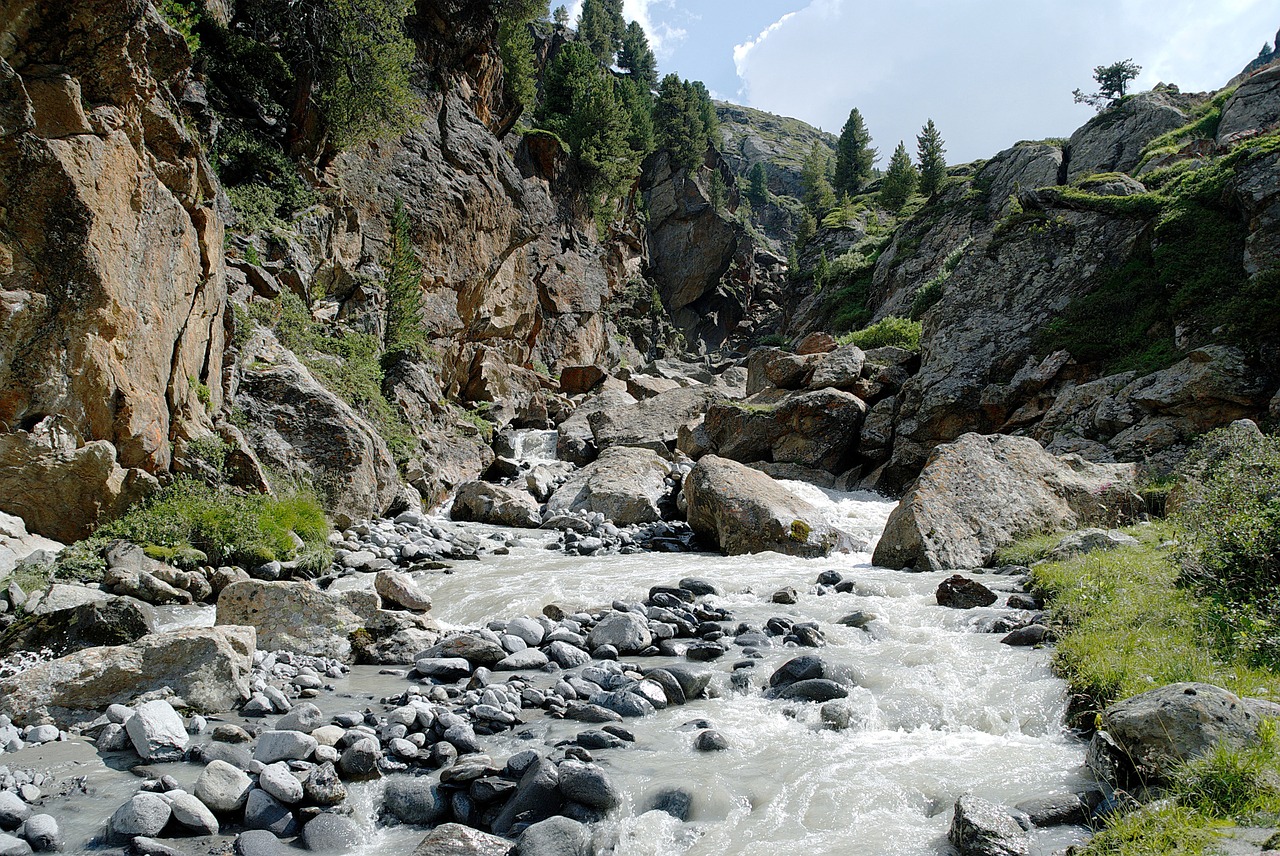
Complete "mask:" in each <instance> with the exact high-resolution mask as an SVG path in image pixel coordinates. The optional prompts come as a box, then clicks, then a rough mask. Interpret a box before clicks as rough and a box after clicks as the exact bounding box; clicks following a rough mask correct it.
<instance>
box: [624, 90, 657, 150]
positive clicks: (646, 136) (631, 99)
mask: <svg viewBox="0 0 1280 856" xmlns="http://www.w3.org/2000/svg"><path fill="white" fill-rule="evenodd" d="M614 86H615V89H616V91H617V93H618V98H619V99H620V100H621V101H622V104H623V106H625V107H626V109H627V112H628V114H630V116H631V133H630V134H629V135H628V137H627V143H628V145H630V146H631V150H632V151H633V152H635V153H636V154H637V155H638V156H639V157H640V158H643V157H644V156H645V155H647V154H649V152H651V151H653V148H654V142H653V94H652V92H650V91H649V89H648V88H646V87H645V86H644V85H643V84H642V83H641V82H640V81H639V80H636V79H635V78H632V77H629V76H628V77H623V78H620V79H618V80H617V81H615V83H614Z"/></svg>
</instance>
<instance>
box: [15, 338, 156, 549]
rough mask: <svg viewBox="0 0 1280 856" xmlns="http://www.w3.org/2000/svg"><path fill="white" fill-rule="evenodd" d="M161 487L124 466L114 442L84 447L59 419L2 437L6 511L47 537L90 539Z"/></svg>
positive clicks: (145, 474)
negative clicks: (91, 535) (51, 498)
mask: <svg viewBox="0 0 1280 856" xmlns="http://www.w3.org/2000/svg"><path fill="white" fill-rule="evenodd" d="M0 347H2V346H0ZM157 487H158V484H157V482H156V479H155V477H154V476H152V475H150V474H148V473H147V472H145V471H144V470H141V469H125V468H124V467H122V466H121V465H120V463H119V462H118V460H117V450H116V448H115V446H113V445H112V444H111V443H110V442H109V441H107V440H94V441H91V442H84V441H83V440H82V439H81V437H80V435H78V434H76V433H74V432H73V431H72V430H71V429H69V428H68V427H67V426H66V424H65V423H64V422H63V420H61V419H60V418H59V417H52V416H51V417H47V418H46V419H44V420H42V421H41V423H40V424H39V425H37V426H35V427H34V428H33V429H32V430H31V431H13V432H11V433H7V434H0V509H3V510H4V511H7V512H9V513H10V514H14V515H17V516H18V517H21V518H22V519H23V520H25V521H26V528H27V529H28V530H30V531H31V532H34V533H37V534H39V535H43V536H45V537H47V538H52V539H56V540H58V541H66V542H68V543H69V542H71V541H78V540H80V539H81V538H87V537H88V536H89V534H90V532H92V531H93V529H94V527H96V526H97V525H98V524H100V523H105V522H106V521H108V520H111V519H112V518H114V517H118V516H120V515H121V514H122V513H124V510H125V509H126V508H128V507H129V506H130V505H131V504H132V503H134V502H137V501H138V500H140V499H143V498H145V497H146V496H147V495H149V494H150V493H152V492H153V491H154V490H155V489H156V488H157ZM55 496H56V497H57V498H58V501H57V502H50V501H49V498H50V497H55Z"/></svg>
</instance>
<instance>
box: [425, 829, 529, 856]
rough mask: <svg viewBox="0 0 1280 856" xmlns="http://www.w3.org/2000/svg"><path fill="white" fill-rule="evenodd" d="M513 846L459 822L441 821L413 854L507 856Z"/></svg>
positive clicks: (428, 855)
mask: <svg viewBox="0 0 1280 856" xmlns="http://www.w3.org/2000/svg"><path fill="white" fill-rule="evenodd" d="M514 846H515V845H513V844H512V843H511V842H510V841H508V840H507V839H505V838H499V837H498V836H496V835H490V834H489V833H487V832H481V831H480V830H478V829H472V828H471V827H469V826H463V825H462V824H460V823H442V824H440V825H439V826H437V827H436V828H435V829H433V830H431V831H430V832H429V833H427V837H426V838H423V839H422V841H421V842H419V844H418V847H417V849H416V850H414V851H413V856H507V854H509V853H510V852H511V850H512V848H513V847H514Z"/></svg>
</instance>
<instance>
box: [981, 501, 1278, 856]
mask: <svg viewBox="0 0 1280 856" xmlns="http://www.w3.org/2000/svg"><path fill="white" fill-rule="evenodd" d="M1115 534H1118V535H1120V536H1129V537H1130V538H1131V539H1133V540H1132V543H1129V544H1127V545H1124V546H1118V547H1115V548H1114V549H1101V550H1095V551H1093V552H1090V553H1087V554H1084V555H1074V556H1070V557H1068V558H1064V559H1058V560H1046V557H1048V556H1049V555H1050V554H1051V552H1052V550H1053V549H1054V547H1055V545H1057V544H1058V543H1060V542H1061V540H1062V539H1063V537H1065V536H1063V535H1061V534H1059V535H1056V536H1051V537H1038V538H1032V539H1027V540H1024V541H1022V542H1020V543H1019V544H1016V545H1014V546H1012V547H1010V548H1007V549H1006V550H1004V551H1003V552H1002V553H1001V555H1000V558H1001V559H1003V560H1006V561H1012V560H1019V561H1026V562H1028V563H1031V562H1039V563H1038V564H1035V566H1034V567H1033V569H1032V574H1031V578H1032V582H1033V585H1034V586H1035V588H1036V590H1037V591H1038V593H1040V594H1041V595H1042V596H1043V597H1044V599H1045V602H1046V606H1047V608H1048V610H1049V616H1050V620H1051V622H1052V625H1053V628H1054V630H1055V632H1056V634H1057V637H1058V639H1057V645H1056V648H1055V651H1054V657H1053V664H1054V668H1055V670H1056V671H1057V672H1058V673H1059V674H1060V675H1061V676H1062V677H1063V678H1064V679H1066V680H1067V681H1068V683H1069V684H1070V687H1071V693H1072V699H1071V705H1070V711H1069V718H1070V721H1071V722H1072V724H1074V725H1076V726H1077V727H1079V728H1081V729H1082V730H1086V731H1092V730H1093V728H1094V727H1095V726H1096V725H1097V724H1100V723H1101V722H1102V716H1103V712H1104V711H1105V710H1106V709H1107V708H1108V706H1109V705H1112V704H1113V703H1115V702H1118V701H1120V700H1122V699H1127V698H1130V697H1132V696H1136V695H1138V694H1140V693H1144V692H1148V691H1150V690H1154V689H1156V688H1158V687H1162V686H1165V685H1167V684H1172V683H1180V682H1196V683H1201V684H1212V685H1215V686H1220V687H1223V688H1225V689H1228V690H1230V691H1231V692H1233V693H1235V694H1236V695H1237V696H1239V697H1241V698H1256V699H1262V700H1265V701H1271V702H1275V701H1277V700H1280V674H1277V673H1276V672H1275V671H1274V670H1273V669H1271V668H1268V667H1267V666H1265V665H1262V664H1260V663H1259V662H1257V659H1256V658H1255V657H1252V656H1250V652H1249V651H1248V650H1245V649H1242V648H1241V647H1240V646H1239V645H1238V644H1236V640H1235V638H1234V637H1233V635H1232V633H1231V632H1230V622H1229V621H1228V619H1229V616H1228V615H1225V614H1224V606H1223V605H1222V604H1221V603H1219V602H1216V601H1215V600H1214V599H1212V598H1210V597H1208V596H1205V595H1203V594H1200V593H1198V592H1197V591H1196V590H1194V589H1193V588H1191V587H1189V586H1188V585H1186V584H1185V579H1184V578H1183V577H1182V575H1181V572H1180V567H1179V564H1178V562H1177V556H1178V550H1179V545H1180V543H1179V539H1180V538H1185V532H1184V530H1183V529H1182V528H1181V527H1180V526H1179V525H1177V524H1176V523H1174V522H1169V521H1155V522H1151V523H1144V524H1141V525H1137V526H1132V527H1128V528H1126V529H1124V530H1120V531H1119V532H1117V533H1115ZM1152 784H1153V787H1152V788H1151V789H1150V790H1146V789H1143V790H1144V791H1145V793H1143V792H1138V793H1135V794H1133V795H1130V794H1128V793H1125V792H1119V793H1118V796H1117V798H1116V799H1115V800H1113V809H1112V812H1111V813H1110V814H1108V815H1106V816H1105V818H1104V820H1103V825H1102V827H1101V828H1100V829H1099V831H1098V834H1097V835H1096V836H1095V837H1094V838H1093V840H1092V841H1091V842H1090V843H1089V844H1088V845H1087V846H1085V847H1084V848H1082V849H1080V850H1079V851H1078V854H1079V856H1155V854H1165V853H1177V854H1186V856H1200V854H1209V853H1217V852H1223V850H1222V848H1227V852H1232V853H1259V852H1267V851H1268V850H1269V849H1274V848H1275V847H1276V846H1277V845H1280V838H1277V837H1273V835H1272V833H1274V832H1275V830H1274V829H1272V828H1273V827H1275V826H1277V824H1280V788H1278V787H1277V784H1280V744H1277V742H1276V740H1275V731H1274V728H1271V729H1265V728H1264V729H1263V730H1262V732H1261V737H1260V738H1259V739H1258V740H1257V741H1255V742H1254V743H1253V745H1252V746H1251V747H1250V748H1247V749H1243V750H1240V749H1230V748H1226V747H1220V748H1219V749H1216V750H1215V751H1213V752H1212V753H1210V754H1209V755H1208V756H1206V757H1204V758H1202V759H1200V760H1191V761H1187V762H1184V763H1182V764H1180V765H1178V767H1177V769H1176V771H1175V772H1174V773H1173V775H1172V776H1171V777H1169V779H1168V780H1167V781H1164V782H1158V783H1152ZM1139 799H1141V802H1139ZM1144 803H1145V804H1144Z"/></svg>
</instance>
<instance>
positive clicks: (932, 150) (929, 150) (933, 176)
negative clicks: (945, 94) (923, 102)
mask: <svg viewBox="0 0 1280 856" xmlns="http://www.w3.org/2000/svg"><path fill="white" fill-rule="evenodd" d="M916 157H917V159H918V160H919V161H920V192H921V193H922V194H924V195H925V196H933V194H935V193H937V192H938V188H939V187H941V186H942V180H943V179H944V178H946V177H947V150H946V149H945V148H943V147H942V134H940V133H938V128H937V126H936V125H934V124H933V120H932V119H930V120H929V121H928V123H927V124H926V125H925V126H924V128H923V129H922V130H921V131H920V136H918V137H916Z"/></svg>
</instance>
